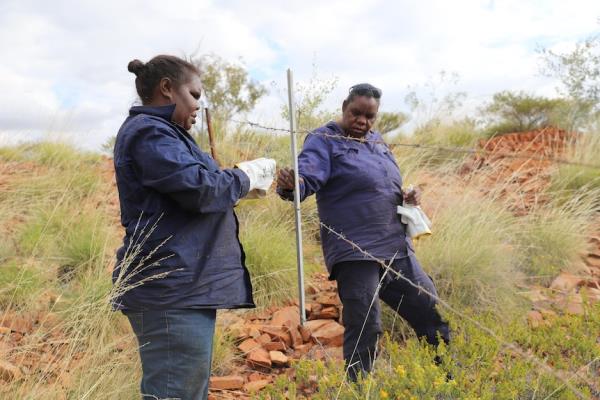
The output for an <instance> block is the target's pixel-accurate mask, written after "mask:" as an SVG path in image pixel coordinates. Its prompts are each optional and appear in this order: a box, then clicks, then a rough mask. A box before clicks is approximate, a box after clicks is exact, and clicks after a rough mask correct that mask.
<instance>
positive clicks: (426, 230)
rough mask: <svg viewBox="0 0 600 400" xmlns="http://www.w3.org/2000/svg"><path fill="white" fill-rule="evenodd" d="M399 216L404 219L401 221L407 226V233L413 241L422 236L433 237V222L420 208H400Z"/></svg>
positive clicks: (408, 206)
mask: <svg viewBox="0 0 600 400" xmlns="http://www.w3.org/2000/svg"><path fill="white" fill-rule="evenodd" d="M397 212H398V214H400V215H401V216H402V217H401V218H400V220H401V221H402V223H403V224H406V233H407V234H408V236H410V237H411V238H412V239H416V238H418V237H420V236H424V235H431V221H430V220H429V218H427V215H425V213H424V212H423V210H421V207H419V206H413V205H410V204H407V205H406V206H398V210H397Z"/></svg>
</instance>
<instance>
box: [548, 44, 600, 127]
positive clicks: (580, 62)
mask: <svg viewBox="0 0 600 400" xmlns="http://www.w3.org/2000/svg"><path fill="white" fill-rule="evenodd" d="M539 53H540V54H541V56H542V61H543V64H542V67H541V72H542V73H543V74H544V75H546V76H549V77H553V78H558V79H559V80H560V81H561V83H562V89H561V94H562V95H563V96H565V98H567V99H568V100H569V101H570V102H571V104H570V107H569V109H568V110H567V111H568V112H567V113H566V115H565V117H566V118H568V122H569V124H570V125H571V129H579V128H581V127H583V126H585V125H587V124H589V123H590V122H594V121H596V120H597V118H598V116H599V114H600V34H596V35H593V36H590V37H588V38H586V39H584V40H582V41H580V42H578V43H577V44H576V45H575V49H573V50H572V51H571V52H566V53H556V52H554V51H552V50H550V49H546V48H542V49H540V50H539Z"/></svg>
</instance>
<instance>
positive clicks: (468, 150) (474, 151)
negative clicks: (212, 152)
mask: <svg viewBox="0 0 600 400" xmlns="http://www.w3.org/2000/svg"><path fill="white" fill-rule="evenodd" d="M228 121H229V122H233V123H236V124H244V125H247V126H250V127H252V128H258V129H262V130H265V131H270V132H280V133H284V132H285V133H288V134H289V133H290V129H289V128H278V127H273V126H267V125H263V124H259V123H257V122H253V121H248V120H245V121H243V120H237V119H229V120H228ZM295 133H296V134H301V135H316V136H323V137H326V138H329V139H334V140H347V141H356V142H360V143H371V144H383V145H386V146H390V147H392V148H393V147H407V148H413V149H417V150H431V151H436V152H446V153H455V154H471V155H477V156H481V157H483V156H493V157H497V158H511V159H524V160H534V161H547V162H552V163H556V164H564V165H573V166H578V167H585V168H590V169H598V170H600V164H592V163H585V162H580V161H572V160H566V159H564V158H557V157H552V156H536V155H532V154H519V153H509V152H501V151H492V150H486V149H484V148H473V147H453V146H435V145H428V144H421V143H406V142H392V141H385V140H372V139H365V138H355V137H351V136H341V135H332V134H328V133H324V132H315V131H311V130H306V129H297V130H296V131H295Z"/></svg>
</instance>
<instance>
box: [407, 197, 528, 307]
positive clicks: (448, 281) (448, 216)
mask: <svg viewBox="0 0 600 400" xmlns="http://www.w3.org/2000/svg"><path fill="white" fill-rule="evenodd" d="M442 196H443V202H442V203H441V204H440V205H439V206H438V208H437V211H436V212H435V213H434V214H433V215H431V216H430V217H431V219H432V221H433V228H432V231H433V235H432V236H430V237H426V238H424V239H421V240H420V241H419V242H418V243H417V244H416V247H417V257H418V259H419V260H420V261H421V263H422V264H423V266H424V268H426V270H427V271H428V272H429V273H430V275H431V276H432V277H433V280H434V282H435V284H436V287H437V289H438V292H439V294H440V297H441V298H443V299H445V300H447V301H449V302H450V303H451V304H452V305H454V306H456V307H459V308H474V309H488V310H490V309H491V310H498V312H502V313H511V312H514V311H515V309H514V307H515V306H517V305H518V301H517V297H518V296H516V295H515V288H516V285H517V282H519V274H518V273H517V272H518V271H517V270H516V267H517V265H518V258H517V254H516V252H515V249H514V247H513V246H512V241H513V236H514V234H515V218H514V217H512V216H511V215H510V214H509V213H507V212H506V211H504V210H503V209H502V208H501V207H499V206H498V205H496V204H495V203H494V202H493V201H492V200H490V199H485V198H480V197H479V195H478V194H477V193H476V192H471V191H466V192H464V193H463V194H461V195H457V194H452V193H450V192H448V193H445V194H443V195H442Z"/></svg>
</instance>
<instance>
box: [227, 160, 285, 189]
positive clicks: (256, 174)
mask: <svg viewBox="0 0 600 400" xmlns="http://www.w3.org/2000/svg"><path fill="white" fill-rule="evenodd" d="M235 166H236V167H237V168H239V169H241V170H242V171H244V173H245V174H246V175H248V178H249V179H250V190H249V191H248V194H247V195H246V198H247V199H258V198H260V197H265V196H266V195H267V190H269V188H270V187H271V184H272V183H273V180H274V179H275V167H276V163H275V160H273V159H272V158H263V157H261V158H257V159H256V160H252V161H242V162H240V163H237V164H236V165H235Z"/></svg>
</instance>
